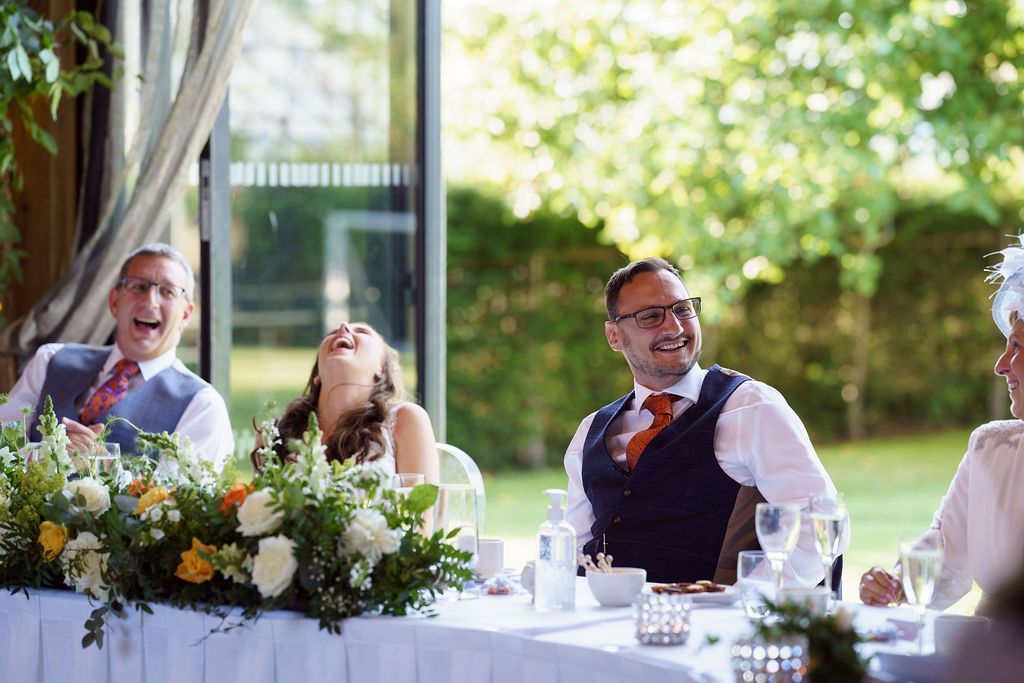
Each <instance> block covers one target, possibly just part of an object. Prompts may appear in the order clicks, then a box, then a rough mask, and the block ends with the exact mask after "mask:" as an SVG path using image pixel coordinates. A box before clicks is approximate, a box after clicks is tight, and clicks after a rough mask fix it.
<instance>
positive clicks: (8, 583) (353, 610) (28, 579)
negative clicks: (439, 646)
mask: <svg viewBox="0 0 1024 683" xmlns="http://www.w3.org/2000/svg"><path fill="white" fill-rule="evenodd" d="M310 417H311V419H310V424H309V427H308V430H307V431H306V432H305V434H304V435H303V438H302V439H301V440H299V439H294V440H292V441H291V442H290V443H289V444H288V446H289V451H290V452H291V453H292V455H293V456H294V458H293V459H291V460H289V461H288V462H285V463H279V462H278V460H277V458H276V457H274V456H273V453H272V451H271V449H272V447H273V445H275V444H277V443H280V439H279V436H278V434H277V432H276V428H275V426H274V424H273V422H272V421H267V422H264V423H263V424H262V425H261V427H260V443H262V444H265V446H264V449H265V450H266V453H265V454H264V455H265V457H264V462H265V463H268V464H267V465H266V467H265V469H264V470H263V471H262V472H259V473H257V474H256V475H255V477H254V478H253V479H252V480H251V481H250V482H240V481H237V480H232V478H231V477H230V475H225V476H218V475H216V474H215V473H214V471H213V470H212V468H211V466H210V465H209V463H208V462H206V461H205V460H203V459H201V458H199V457H198V454H197V453H196V452H195V449H194V447H193V446H192V444H191V442H189V441H188V439H183V438H180V437H179V436H178V435H175V434H167V433H161V434H149V433H145V432H140V433H139V434H138V436H137V444H138V446H139V448H140V449H141V450H144V452H148V453H150V454H152V455H153V456H154V457H153V458H148V457H137V458H129V459H126V460H125V462H124V463H123V466H117V467H114V468H110V470H109V471H99V469H98V468H90V467H88V466H85V467H83V465H82V463H81V461H80V460H77V459H76V460H75V461H73V460H72V457H71V455H70V453H69V447H70V442H69V440H68V438H67V435H66V432H65V428H64V426H63V425H61V424H59V423H58V421H57V419H56V416H55V415H54V413H53V409H52V406H51V404H50V401H49V399H47V401H46V404H45V406H44V410H43V414H42V417H41V419H40V426H39V431H40V433H41V435H42V441H41V442H40V443H39V444H38V445H35V444H33V445H31V446H30V445H29V443H28V438H27V436H26V427H25V421H24V420H22V421H19V422H13V423H9V424H6V425H3V426H2V428H0V586H3V587H4V588H7V589H10V590H11V591H12V592H16V591H19V590H24V591H26V592H27V591H28V590H30V589H34V588H43V587H60V586H63V585H66V586H70V587H72V588H73V589H74V590H75V591H77V592H79V593H84V594H85V595H87V596H89V598H91V599H92V600H95V601H97V602H98V603H100V605H99V606H98V607H97V609H95V610H94V611H93V612H92V615H91V617H90V619H89V620H88V621H87V622H86V624H85V628H86V633H85V636H84V637H83V639H82V646H83V647H88V646H89V645H92V644H95V645H96V646H97V647H102V646H103V634H104V630H103V627H104V623H105V619H106V618H107V617H108V615H109V614H114V615H120V614H123V612H124V610H125V609H126V608H128V607H129V606H134V607H135V608H136V609H139V610H142V611H144V612H150V611H151V610H150V608H149V603H153V602H160V603H166V604H169V605H173V606H176V607H182V608H191V609H196V610H202V611H206V612H208V613H216V614H221V615H223V616H225V617H226V615H227V612H226V611H225V610H226V609H228V608H231V607H239V608H241V609H242V615H243V618H245V619H255V618H257V617H258V616H259V615H260V614H261V613H262V612H264V611H267V610H275V609H297V610H301V611H303V612H304V613H305V614H306V616H308V617H310V618H314V619H318V620H319V622H320V627H321V628H322V629H326V630H328V631H330V632H334V633H338V632H340V630H341V621H342V620H343V619H345V618H347V617H352V616H357V615H360V614H364V613H367V612H369V613H375V614H391V615H404V614H408V613H410V612H413V611H425V612H427V613H429V606H430V604H431V603H432V602H433V600H434V598H435V597H436V596H437V595H438V594H439V593H440V592H441V590H442V589H443V587H444V586H445V585H449V586H461V585H462V583H463V582H464V581H466V580H468V579H469V578H470V570H469V568H468V567H467V562H468V561H469V557H470V556H469V554H468V553H465V552H462V551H460V550H457V549H456V548H455V547H454V546H452V545H451V544H450V543H448V542H447V540H448V539H447V538H446V537H445V536H444V535H443V534H442V533H441V532H437V533H434V534H432V535H428V534H427V533H425V532H424V528H425V526H424V513H426V511H427V510H428V509H430V508H431V506H432V505H434V503H435V501H436V499H437V487H436V486H432V485H421V486H418V487H416V488H415V489H413V490H412V492H411V493H409V494H408V495H407V496H402V495H399V494H398V493H397V492H395V491H394V490H392V488H391V482H390V476H389V475H388V474H387V473H386V472H384V471H383V470H381V469H379V468H376V467H373V466H368V465H355V466H345V465H340V464H338V463H328V462H327V460H326V457H325V455H324V448H323V446H322V444H321V432H320V429H319V426H318V425H317V423H316V417H315V415H311V416H310ZM76 464H77V467H76ZM453 533H454V532H453ZM224 606H226V607H224ZM225 623H226V622H225ZM232 626H233V625H226V628H231V627H232Z"/></svg>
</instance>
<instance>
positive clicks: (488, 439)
mask: <svg viewBox="0 0 1024 683" xmlns="http://www.w3.org/2000/svg"><path fill="white" fill-rule="evenodd" d="M895 224H896V225H897V226H898V229H897V231H896V236H895V237H894V239H893V240H892V241H891V242H890V243H889V244H888V245H886V246H885V247H883V248H880V249H879V250H878V252H877V256H878V258H879V260H880V262H881V263H883V264H884V265H885V267H884V269H883V270H882V273H881V275H880V279H879V293H878V294H877V295H876V296H875V297H874V298H873V299H872V300H871V304H870V306H871V309H870V310H871V325H872V331H871V334H870V335H869V336H868V337H867V341H865V337H864V336H863V335H862V334H860V332H862V331H860V330H858V329H857V326H856V320H855V317H854V315H853V314H852V312H851V308H852V299H853V297H854V294H853V293H851V292H844V291H843V290H842V288H841V287H840V285H839V283H838V273H839V272H840V265H839V263H838V262H837V260H836V259H833V258H831V257H828V258H823V259H821V260H820V261H818V262H817V263H815V264H813V265H805V266H800V267H796V266H794V267H792V268H790V269H789V271H788V272H787V273H786V277H785V279H784V280H783V281H782V282H780V283H778V284H767V283H759V284H757V285H756V286H754V287H752V288H751V289H750V290H749V292H748V293H747V296H746V298H745V299H744V300H743V301H742V302H739V303H737V304H735V305H734V306H732V307H731V308H729V309H728V310H726V311H724V312H723V314H722V316H721V319H720V321H719V323H718V324H714V325H712V324H709V321H708V320H704V319H703V318H702V326H703V332H704V356H703V358H702V365H703V366H705V367H708V366H710V365H711V364H712V363H715V362H717V363H721V364H722V365H725V366H727V367H731V368H735V369H737V370H740V371H742V372H744V373H747V374H749V375H751V376H752V377H755V378H757V379H759V380H762V381H764V382H767V383H768V384H771V385H772V386H775V387H776V388H778V389H779V390H780V391H781V392H782V394H783V396H785V397H786V400H787V401H788V402H789V403H790V405H792V406H793V408H794V409H795V410H796V412H797V414H798V415H800V416H801V418H802V419H803V421H804V423H805V424H806V426H807V427H808V430H809V431H810V432H811V435H812V437H813V438H814V440H815V441H816V442H818V443H820V442H821V441H822V440H825V439H837V438H841V437H842V436H843V435H844V434H845V433H846V427H847V425H846V422H845V417H844V411H845V409H846V406H847V402H848V400H850V399H851V398H852V394H851V391H852V390H853V389H852V388H851V385H852V384H853V367H852V363H851V361H850V360H849V359H850V357H851V355H852V353H853V351H854V347H855V345H857V344H864V343H866V344H868V361H867V364H868V380H867V382H866V383H865V385H864V387H865V394H864V400H865V404H864V405H865V422H866V427H867V429H868V433H871V434H881V433H903V432H908V431H915V430H923V429H931V428H935V427H939V426H942V427H947V426H949V425H963V426H967V425H976V424H978V423H980V422H983V421H985V420H986V419H988V416H989V414H990V407H989V404H988V401H987V400H986V397H987V396H988V395H989V393H990V387H991V382H992V381H993V379H992V378H993V376H992V374H991V369H992V364H993V363H994V361H995V358H996V356H997V355H998V353H999V351H1000V344H1001V339H1000V337H999V334H998V332H997V331H996V330H995V328H994V326H993V325H992V321H991V317H990V315H989V310H988V305H989V304H988V297H989V295H990V293H991V287H990V286H988V285H986V284H985V283H984V280H983V277H982V268H983V266H985V265H986V264H987V263H988V262H989V261H987V260H986V259H985V255H986V254H989V253H992V252H993V251H996V250H997V249H999V248H1000V247H1002V246H1003V242H1004V238H1003V237H1002V234H1001V233H1000V232H999V231H998V230H997V229H996V228H994V227H993V226H990V225H987V224H985V223H984V222H983V221H981V220H980V219H978V218H977V217H976V216H975V215H973V214H972V213H966V214H954V213H951V212H949V210H948V208H946V207H945V206H943V205H941V204H925V205H921V206H913V205H907V206H905V207H904V210H903V211H902V212H901V213H900V214H899V215H898V216H897V217H896V219H895ZM448 225H449V238H448V241H449V256H448V264H449V270H448V272H449V280H448V439H449V440H450V441H451V442H452V443H456V444H458V445H459V446H460V447H462V448H464V449H465V450H466V451H467V452H468V453H470V454H472V455H473V457H474V459H476V460H477V461H478V462H479V463H481V464H482V466H483V467H484V468H485V469H488V470H494V469H502V468H507V467H514V466H520V467H523V466H526V467H532V466H537V465H539V464H543V463H547V464H551V465H555V464H560V463H561V458H562V455H563V454H564V452H565V448H566V446H567V445H568V443H569V440H570V439H571V438H572V435H573V433H574V431H575V429H576V427H577V426H578V425H579V422H580V420H582V418H583V417H584V416H585V415H587V414H589V413H590V412H592V411H594V410H596V409H597V408H599V407H601V406H602V405H605V404H606V403H608V402H610V401H611V400H613V399H615V398H617V397H618V396H621V395H622V394H624V393H626V392H627V391H629V389H630V387H631V382H632V380H631V378H630V375H629V371H628V368H627V367H626V364H625V362H624V360H623V359H622V356H621V355H620V354H617V353H614V352H613V351H611V350H610V349H609V348H608V345H607V342H606V341H605V339H604V336H603V333H602V329H601V326H602V321H603V320H604V317H605V315H604V310H603V294H602V287H603V284H604V282H605V280H606V279H607V277H608V276H609V275H610V274H611V272H612V271H613V270H614V269H615V268H617V267H618V266H620V265H621V264H622V261H623V258H622V257H621V256H619V255H618V254H617V253H616V252H615V251H614V250H613V249H610V248H607V247H604V246H602V245H600V244H599V242H598V234H597V231H594V230H589V229H587V228H585V227H583V226H581V225H580V224H579V223H578V222H576V221H574V220H572V219H565V218H559V217H556V216H552V215H551V214H550V213H549V212H547V211H545V210H541V211H538V212H537V213H535V214H534V215H533V216H532V217H531V218H530V219H529V220H517V219H515V218H514V217H513V216H512V214H511V212H510V211H508V210H507V209H505V208H503V206H502V203H501V202H500V201H499V200H498V199H496V198H494V197H488V196H486V195H481V194H479V193H476V192H474V191H471V190H466V189H452V190H451V191H450V193H449V198H448ZM691 291H693V292H694V294H700V295H703V294H704V293H705V292H704V291H703V290H700V289H696V288H695V287H694V286H693V285H692V284H691Z"/></svg>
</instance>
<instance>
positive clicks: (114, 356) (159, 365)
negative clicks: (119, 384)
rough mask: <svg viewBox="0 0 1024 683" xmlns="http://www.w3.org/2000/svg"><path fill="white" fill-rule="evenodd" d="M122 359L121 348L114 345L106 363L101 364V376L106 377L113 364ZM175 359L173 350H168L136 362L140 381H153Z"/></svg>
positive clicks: (112, 368)
mask: <svg viewBox="0 0 1024 683" xmlns="http://www.w3.org/2000/svg"><path fill="white" fill-rule="evenodd" d="M122 358H124V353H123V352H122V351H121V347H120V346H118V345H117V344H114V348H113V350H112V351H111V352H110V355H109V356H107V362H106V363H104V364H103V376H104V377H106V376H107V375H109V374H110V373H111V372H112V371H113V370H114V364H115V363H117V361H119V360H121V359H122ZM177 358H178V357H177V355H176V354H175V349H173V348H172V349H168V350H167V351H165V352H164V353H163V355H160V356H157V357H156V358H150V359H149V360H140V361H138V363H139V372H140V373H141V374H142V379H143V380H145V381H149V380H151V379H153V377H154V376H155V375H156V374H157V373H158V372H160V371H161V370H164V369H166V368H168V367H170V366H171V364H172V363H174V361H175V360H177Z"/></svg>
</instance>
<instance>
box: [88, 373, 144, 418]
mask: <svg viewBox="0 0 1024 683" xmlns="http://www.w3.org/2000/svg"><path fill="white" fill-rule="evenodd" d="M137 374H139V364H138V363H136V362H135V361H133V360H128V359H127V358H122V359H121V360H119V361H117V362H116V363H114V374H113V375H111V377H110V379H108V380H107V381H106V382H104V383H103V384H102V385H101V386H100V388H99V389H97V390H96V393H95V394H93V395H92V398H90V399H89V402H88V403H86V404H85V407H84V408H82V415H81V422H82V424H84V425H90V424H95V423H96V420H97V419H98V418H99V416H100V415H103V414H104V413H106V412H107V411H108V410H110V407H111V406H113V405H114V404H115V403H117V402H118V401H120V400H121V399H122V398H124V397H125V394H127V393H128V380H130V379H131V378H132V377H134V376H135V375H137Z"/></svg>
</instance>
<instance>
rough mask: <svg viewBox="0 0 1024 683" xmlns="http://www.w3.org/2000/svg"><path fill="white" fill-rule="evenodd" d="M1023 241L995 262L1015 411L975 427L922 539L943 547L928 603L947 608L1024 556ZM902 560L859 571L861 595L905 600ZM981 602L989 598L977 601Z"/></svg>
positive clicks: (993, 583) (1004, 364) (1005, 372)
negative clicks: (1010, 416) (890, 565)
mask: <svg viewBox="0 0 1024 683" xmlns="http://www.w3.org/2000/svg"><path fill="white" fill-rule="evenodd" d="M1018 240H1019V241H1020V246H1013V247H1008V248H1006V249H1003V250H1002V251H1001V252H999V253H1000V254H1002V256H1003V262H1002V263H1001V264H999V265H998V266H995V267H993V268H991V269H990V270H991V272H990V275H989V277H988V281H989V282H999V283H1000V287H999V291H998V292H996V294H995V297H994V298H993V302H992V317H993V319H994V320H995V323H996V327H998V328H999V330H1000V332H1002V333H1003V336H1005V337H1006V349H1005V350H1004V351H1003V353H1002V354H1001V355H1000V356H999V358H998V359H997V360H996V365H995V373H996V374H997V375H1001V376H1003V377H1005V378H1006V386H1007V390H1008V391H1009V393H1010V412H1011V413H1012V414H1013V417H1014V418H1015V419H1013V420H996V421H994V422H989V423H987V424H984V425H982V426H980V427H978V428H977V429H975V430H974V433H972V434H971V438H970V440H969V441H968V444H967V453H966V454H965V455H964V457H963V460H962V461H961V462H960V466H959V468H958V469H957V471H956V475H955V476H954V477H953V481H952V482H951V483H950V485H949V491H948V492H947V493H946V496H945V497H944V498H943V499H942V504H941V505H940V506H939V509H938V511H937V512H936V513H935V518H934V520H933V521H932V525H931V528H930V529H928V531H926V532H925V533H924V534H923V535H922V536H921V537H920V539H918V541H917V543H916V545H917V546H918V547H938V546H939V545H940V544H941V546H942V548H943V561H942V572H941V574H940V575H939V578H938V581H937V582H936V584H935V594H934V597H933V600H932V602H931V604H930V607H932V608H935V609H945V608H946V607H948V606H949V605H952V604H953V603H954V602H956V601H957V600H959V599H960V598H961V597H963V595H964V594H966V593H967V591H969V590H970V588H971V583H972V582H974V581H977V583H978V585H979V586H980V587H981V589H982V591H983V592H984V593H985V594H986V595H988V594H989V593H991V592H993V591H995V590H997V589H998V588H999V587H1000V586H1001V584H1002V583H1003V582H1004V581H1006V580H1007V579H1008V578H1009V577H1010V576H1012V575H1013V573H1014V572H1015V571H1016V570H1017V569H1018V568H1019V567H1020V566H1021V563H1022V562H1024V533H1022V531H1021V530H1022V529H1024V235H1021V236H1020V237H1019V238H1018ZM901 572H902V568H901V567H900V566H899V565H898V564H897V565H896V567H894V568H893V569H892V570H891V571H887V570H885V569H882V568H881V567H872V568H871V569H869V570H868V571H867V572H865V573H864V575H863V576H862V577H861V581H860V599H861V600H862V601H863V602H864V603H866V604H869V605H887V604H890V603H896V602H902V601H903V599H904V596H903V591H902V588H901V576H900V574H901ZM978 609H979V611H982V610H983V609H984V600H983V601H982V604H981V605H979V608H978Z"/></svg>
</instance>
